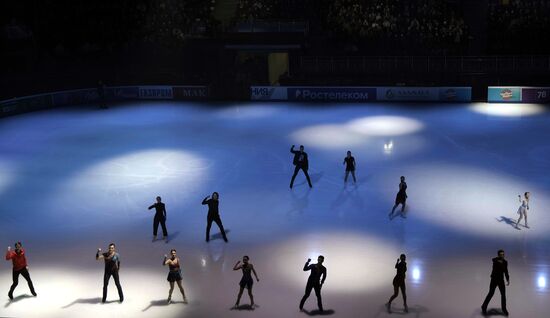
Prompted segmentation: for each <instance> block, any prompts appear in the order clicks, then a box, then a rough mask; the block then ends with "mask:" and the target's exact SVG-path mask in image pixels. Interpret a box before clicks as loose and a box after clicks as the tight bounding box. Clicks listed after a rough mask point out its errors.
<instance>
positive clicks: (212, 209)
mask: <svg viewBox="0 0 550 318" xmlns="http://www.w3.org/2000/svg"><path fill="white" fill-rule="evenodd" d="M290 152H291V153H292V154H294V159H293V164H294V166H295V169H294V173H293V175H292V178H291V181H290V188H291V189H292V187H293V185H294V180H295V178H296V176H297V175H298V172H299V171H300V170H302V171H303V173H304V175H305V177H306V180H307V182H308V184H309V187H310V188H311V187H313V186H312V184H311V180H310V177H309V174H308V168H309V160H308V155H307V153H306V152H305V151H304V146H300V148H299V150H295V149H294V145H293V146H292V147H291V148H290ZM343 164H344V165H345V166H346V170H345V177H344V183H347V179H348V176H349V174H351V175H352V178H353V182H354V183H356V176H355V168H356V164H355V158H354V157H353V156H352V155H351V151H348V152H347V155H346V157H345V158H344V162H343ZM406 190H407V183H406V182H405V177H404V176H401V177H400V183H399V190H398V192H397V195H396V198H395V205H394V206H393V208H392V210H391V212H390V214H389V215H390V217H391V216H392V215H393V213H394V212H395V209H396V208H397V207H398V206H399V205H401V212H402V213H403V211H404V209H405V205H406V200H407V193H406ZM518 197H519V202H520V203H521V205H520V207H519V209H518V214H519V218H518V220H517V222H516V225H515V226H516V228H518V229H519V222H520V221H521V220H522V219H525V227H526V228H529V226H528V225H527V211H528V210H529V199H530V193H529V192H525V194H524V195H523V197H522V196H521V195H519V196H518ZM202 204H203V205H208V214H207V226H206V242H209V240H210V228H211V225H212V222H215V223H216V224H217V225H218V227H219V229H220V232H221V234H222V237H223V240H224V241H225V242H228V239H227V235H226V233H225V229H224V227H223V224H222V221H221V218H220V214H219V208H218V206H219V194H218V193H217V192H214V193H212V195H211V196H207V197H206V198H204V200H203V201H202ZM149 209H155V211H156V213H155V216H154V220H153V241H155V240H156V238H157V231H158V227H159V225H160V226H161V228H162V232H163V240H165V241H166V242H167V238H168V231H167V229H166V206H165V204H164V203H163V202H162V200H161V197H160V196H158V197H157V198H156V203H154V204H153V205H151V206H149ZM95 257H96V260H103V261H104V263H105V272H104V276H103V297H102V302H103V303H105V302H106V300H107V287H108V285H109V281H110V278H111V277H112V278H113V280H114V281H115V285H116V287H117V290H118V295H119V301H120V302H121V303H122V302H123V301H124V294H123V291H122V286H121V284H120V279H119V269H120V255H119V254H118V252H117V251H116V246H115V244H114V243H111V244H109V247H108V251H107V252H102V251H101V249H98V250H97V252H96V255H95ZM6 260H11V261H12V263H13V271H12V274H13V275H12V278H13V284H12V285H11V287H10V290H9V292H8V297H9V298H10V299H13V292H14V290H15V287H17V285H18V282H19V276H20V275H21V276H23V277H24V278H25V279H26V281H27V283H28V285H29V289H30V291H31V293H32V295H33V296H35V297H36V296H37V293H36V291H35V289H34V285H33V283H32V280H31V277H30V274H29V271H28V266H27V260H26V257H25V250H24V249H23V246H22V244H21V242H17V243H15V249H14V250H12V249H11V246H10V247H8V250H7V253H6ZM324 260H325V258H324V256H322V255H319V257H318V258H317V263H315V264H310V262H311V259H308V260H307V262H306V263H305V265H304V267H303V270H304V271H310V276H309V278H308V280H307V284H306V288H305V293H304V296H303V297H302V299H301V301H300V304H299V309H300V310H303V307H304V304H305V301H306V300H307V298H308V297H309V296H310V294H311V291H312V290H314V291H315V295H316V297H317V306H318V308H319V311H320V312H323V311H324V309H323V303H322V297H321V289H322V287H323V284H324V283H325V279H326V276H327V269H326V267H325V266H323V262H324ZM162 265H164V266H168V268H169V271H168V277H167V281H168V282H169V284H170V289H169V292H168V298H167V302H168V303H170V302H171V300H172V292H173V290H174V287H175V285H176V284H177V286H178V288H179V290H180V292H181V294H182V297H183V302H184V303H187V298H186V296H185V291H184V288H183V285H182V273H181V263H180V259H179V257H178V255H177V252H176V250H175V249H172V250H170V256H168V255H164V259H163V261H162ZM395 269H396V275H395V277H394V279H393V283H392V284H393V289H394V293H393V295H392V296H391V297H390V298H389V300H388V302H387V303H386V309H387V311H388V312H391V303H392V301H393V300H394V299H395V298H397V296H398V294H399V290H401V295H402V297H403V305H404V311H405V312H408V306H407V295H406V286H405V273H406V272H407V263H406V256H405V254H401V255H400V257H399V258H398V259H397V262H396V263H395ZM233 270H235V271H238V270H241V271H242V278H241V280H240V282H239V292H238V296H237V301H236V303H235V306H234V308H239V306H240V300H241V296H242V294H243V292H244V290H245V289H247V291H248V296H249V297H250V306H251V308H254V307H255V303H254V296H253V294H252V287H253V284H254V279H253V278H252V274H254V276H255V278H256V281H258V282H259V278H258V274H257V273H256V269H255V268H254V265H252V263H250V258H249V257H248V256H246V255H245V256H243V259H242V262H241V261H238V262H237V263H236V264H235V266H234V267H233ZM504 279H506V281H507V284H506V285H509V284H510V278H509V274H508V262H507V261H506V260H505V259H504V251H503V250H499V251H498V252H497V257H495V258H493V269H492V273H491V282H490V287H489V293H488V294H487V297H486V298H485V301H484V302H483V305H482V306H481V310H482V313H483V314H486V311H487V306H488V304H489V301H490V300H491V298H492V296H493V294H494V292H495V290H496V288H497V287H498V288H499V291H500V294H501V307H502V312H503V313H504V314H505V315H508V311H507V308H506V289H505V284H504Z"/></svg>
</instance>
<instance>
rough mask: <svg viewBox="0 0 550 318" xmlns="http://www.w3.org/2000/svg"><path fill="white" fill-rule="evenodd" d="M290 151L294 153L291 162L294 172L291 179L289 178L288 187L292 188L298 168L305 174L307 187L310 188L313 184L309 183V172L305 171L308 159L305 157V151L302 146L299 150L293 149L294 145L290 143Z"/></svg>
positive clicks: (307, 167)
mask: <svg viewBox="0 0 550 318" xmlns="http://www.w3.org/2000/svg"><path fill="white" fill-rule="evenodd" d="M290 152H292V153H293V154H294V159H293V160H292V164H294V166H295V167H294V174H293V175H292V179H291V180H290V188H291V189H292V186H293V185H294V179H296V176H297V175H298V172H299V171H300V169H301V170H302V171H303V172H304V174H305V175H306V179H307V183H308V184H309V187H310V188H312V187H313V186H312V185H311V180H310V179H309V174H308V173H307V170H308V169H309V161H308V159H307V153H306V152H305V151H304V146H300V150H294V145H292V147H290Z"/></svg>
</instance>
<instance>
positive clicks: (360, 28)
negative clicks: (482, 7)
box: [328, 0, 468, 54]
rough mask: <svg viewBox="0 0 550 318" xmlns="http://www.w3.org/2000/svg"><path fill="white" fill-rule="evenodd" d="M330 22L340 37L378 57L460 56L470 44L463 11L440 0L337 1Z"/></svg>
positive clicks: (330, 14) (331, 8) (332, 7)
mask: <svg viewBox="0 0 550 318" xmlns="http://www.w3.org/2000/svg"><path fill="white" fill-rule="evenodd" d="M328 20H329V25H330V26H332V29H333V30H336V35H337V36H340V37H343V38H346V39H349V40H350V41H352V42H353V43H354V45H355V46H358V47H359V48H361V47H363V48H365V49H367V50H374V51H376V50H378V51H380V50H379V49H382V51H381V52H379V53H390V54H391V53H392V52H402V53H405V54H411V53H431V54H442V53H446V54H449V53H451V54H452V53H460V52H457V51H460V50H462V49H463V48H464V47H465V44H466V42H467V40H468V28H467V26H466V23H465V22H464V19H463V18H462V12H461V10H460V8H459V7H458V6H456V5H454V4H453V3H448V2H446V1H441V0H418V1H408V0H334V1H333V2H332V5H331V7H330V10H329V17H328Z"/></svg>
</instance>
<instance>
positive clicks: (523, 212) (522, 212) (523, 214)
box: [516, 192, 531, 230]
mask: <svg viewBox="0 0 550 318" xmlns="http://www.w3.org/2000/svg"><path fill="white" fill-rule="evenodd" d="M530 196H531V193H530V192H525V193H524V194H523V200H522V199H521V195H518V200H519V202H520V203H521V205H520V206H519V208H518V214H519V219H518V221H517V222H516V229H518V230H519V229H520V228H519V221H521V219H522V218H525V227H526V228H529V225H527V210H529V197H530Z"/></svg>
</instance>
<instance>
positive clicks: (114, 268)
mask: <svg viewBox="0 0 550 318" xmlns="http://www.w3.org/2000/svg"><path fill="white" fill-rule="evenodd" d="M95 258H96V260H104V261H105V272H104V274H103V297H102V298H101V302H102V303H105V301H106V300H107V288H108V286H109V280H110V279H111V277H113V279H114V281H115V285H116V287H117V291H118V297H119V302H121V303H122V302H123V301H124V293H123V291H122V286H121V284H120V277H119V270H120V254H118V252H117V251H116V246H115V244H114V243H111V244H109V248H108V251H107V252H105V253H102V252H101V248H98V249H97V252H96V255H95ZM162 265H163V266H168V268H169V271H168V277H167V278H166V280H167V281H168V282H169V283H170V290H169V291H168V300H167V302H168V303H170V302H171V301H172V292H173V291H174V285H175V284H176V283H177V285H178V288H179V290H180V292H181V295H182V296H183V302H184V303H185V304H187V298H186V297H185V291H184V289H183V285H182V277H181V266H180V259H179V257H178V255H177V253H176V250H175V249H172V250H170V257H168V255H164V260H163V261H162Z"/></svg>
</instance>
